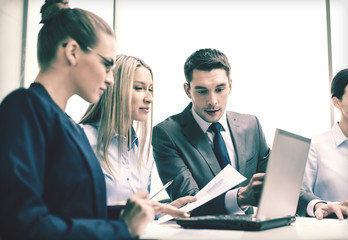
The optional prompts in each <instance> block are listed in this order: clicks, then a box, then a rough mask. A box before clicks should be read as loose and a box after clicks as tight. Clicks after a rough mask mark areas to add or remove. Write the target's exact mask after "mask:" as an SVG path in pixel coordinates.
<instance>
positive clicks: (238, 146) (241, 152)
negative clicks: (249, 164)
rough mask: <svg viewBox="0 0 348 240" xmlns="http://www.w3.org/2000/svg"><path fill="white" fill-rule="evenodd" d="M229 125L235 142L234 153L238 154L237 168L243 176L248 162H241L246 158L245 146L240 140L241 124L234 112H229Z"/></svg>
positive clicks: (227, 114)
mask: <svg viewBox="0 0 348 240" xmlns="http://www.w3.org/2000/svg"><path fill="white" fill-rule="evenodd" d="M226 116H227V123H228V125H229V127H230V132H231V138H232V142H233V147H234V151H235V153H236V168H237V171H239V172H240V173H241V174H244V170H245V169H246V162H245V161H241V160H242V159H244V158H245V146H244V144H243V141H241V140H240V123H239V121H238V119H237V118H236V116H234V114H233V112H227V113H226Z"/></svg>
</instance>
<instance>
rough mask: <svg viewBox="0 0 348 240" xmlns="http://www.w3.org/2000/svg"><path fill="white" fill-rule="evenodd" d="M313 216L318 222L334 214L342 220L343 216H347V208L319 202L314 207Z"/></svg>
mask: <svg viewBox="0 0 348 240" xmlns="http://www.w3.org/2000/svg"><path fill="white" fill-rule="evenodd" d="M314 208H315V212H314V215H315V217H316V218H317V219H318V220H321V219H323V218H324V217H328V216H329V215H332V214H335V215H336V216H337V218H338V219H339V220H343V219H344V215H345V216H348V207H346V206H343V205H341V204H340V205H339V204H336V203H328V204H326V203H323V202H319V203H317V204H316V205H315V207H314Z"/></svg>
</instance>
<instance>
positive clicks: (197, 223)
mask: <svg viewBox="0 0 348 240" xmlns="http://www.w3.org/2000/svg"><path fill="white" fill-rule="evenodd" d="M295 220H296V217H295V216H286V217H280V218H272V219H264V220H258V219H256V218H255V217H252V216H247V215H209V216H197V217H190V218H178V219H176V223H177V224H179V225H180V226H182V227H184V228H195V229H228V230H244V231H261V230H266V229H270V228H276V227H281V226H288V225H290V224H291V223H293V222H295Z"/></svg>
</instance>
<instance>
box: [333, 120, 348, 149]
mask: <svg viewBox="0 0 348 240" xmlns="http://www.w3.org/2000/svg"><path fill="white" fill-rule="evenodd" d="M331 133H332V136H333V138H334V140H335V142H336V145H337V147H339V146H340V145H341V144H342V143H343V142H345V141H347V140H348V139H347V137H346V136H345V135H344V133H343V132H342V130H341V128H340V126H339V125H338V122H337V123H335V124H334V125H333V127H332V129H331Z"/></svg>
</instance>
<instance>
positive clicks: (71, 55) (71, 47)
mask: <svg viewBox="0 0 348 240" xmlns="http://www.w3.org/2000/svg"><path fill="white" fill-rule="evenodd" d="M64 49H65V57H66V59H67V61H68V62H69V64H70V65H72V66H75V65H76V64H77V61H78V59H79V57H80V52H81V48H80V45H79V44H78V43H77V42H76V41H75V40H70V41H69V42H68V43H67V45H66V46H65V48H64Z"/></svg>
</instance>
